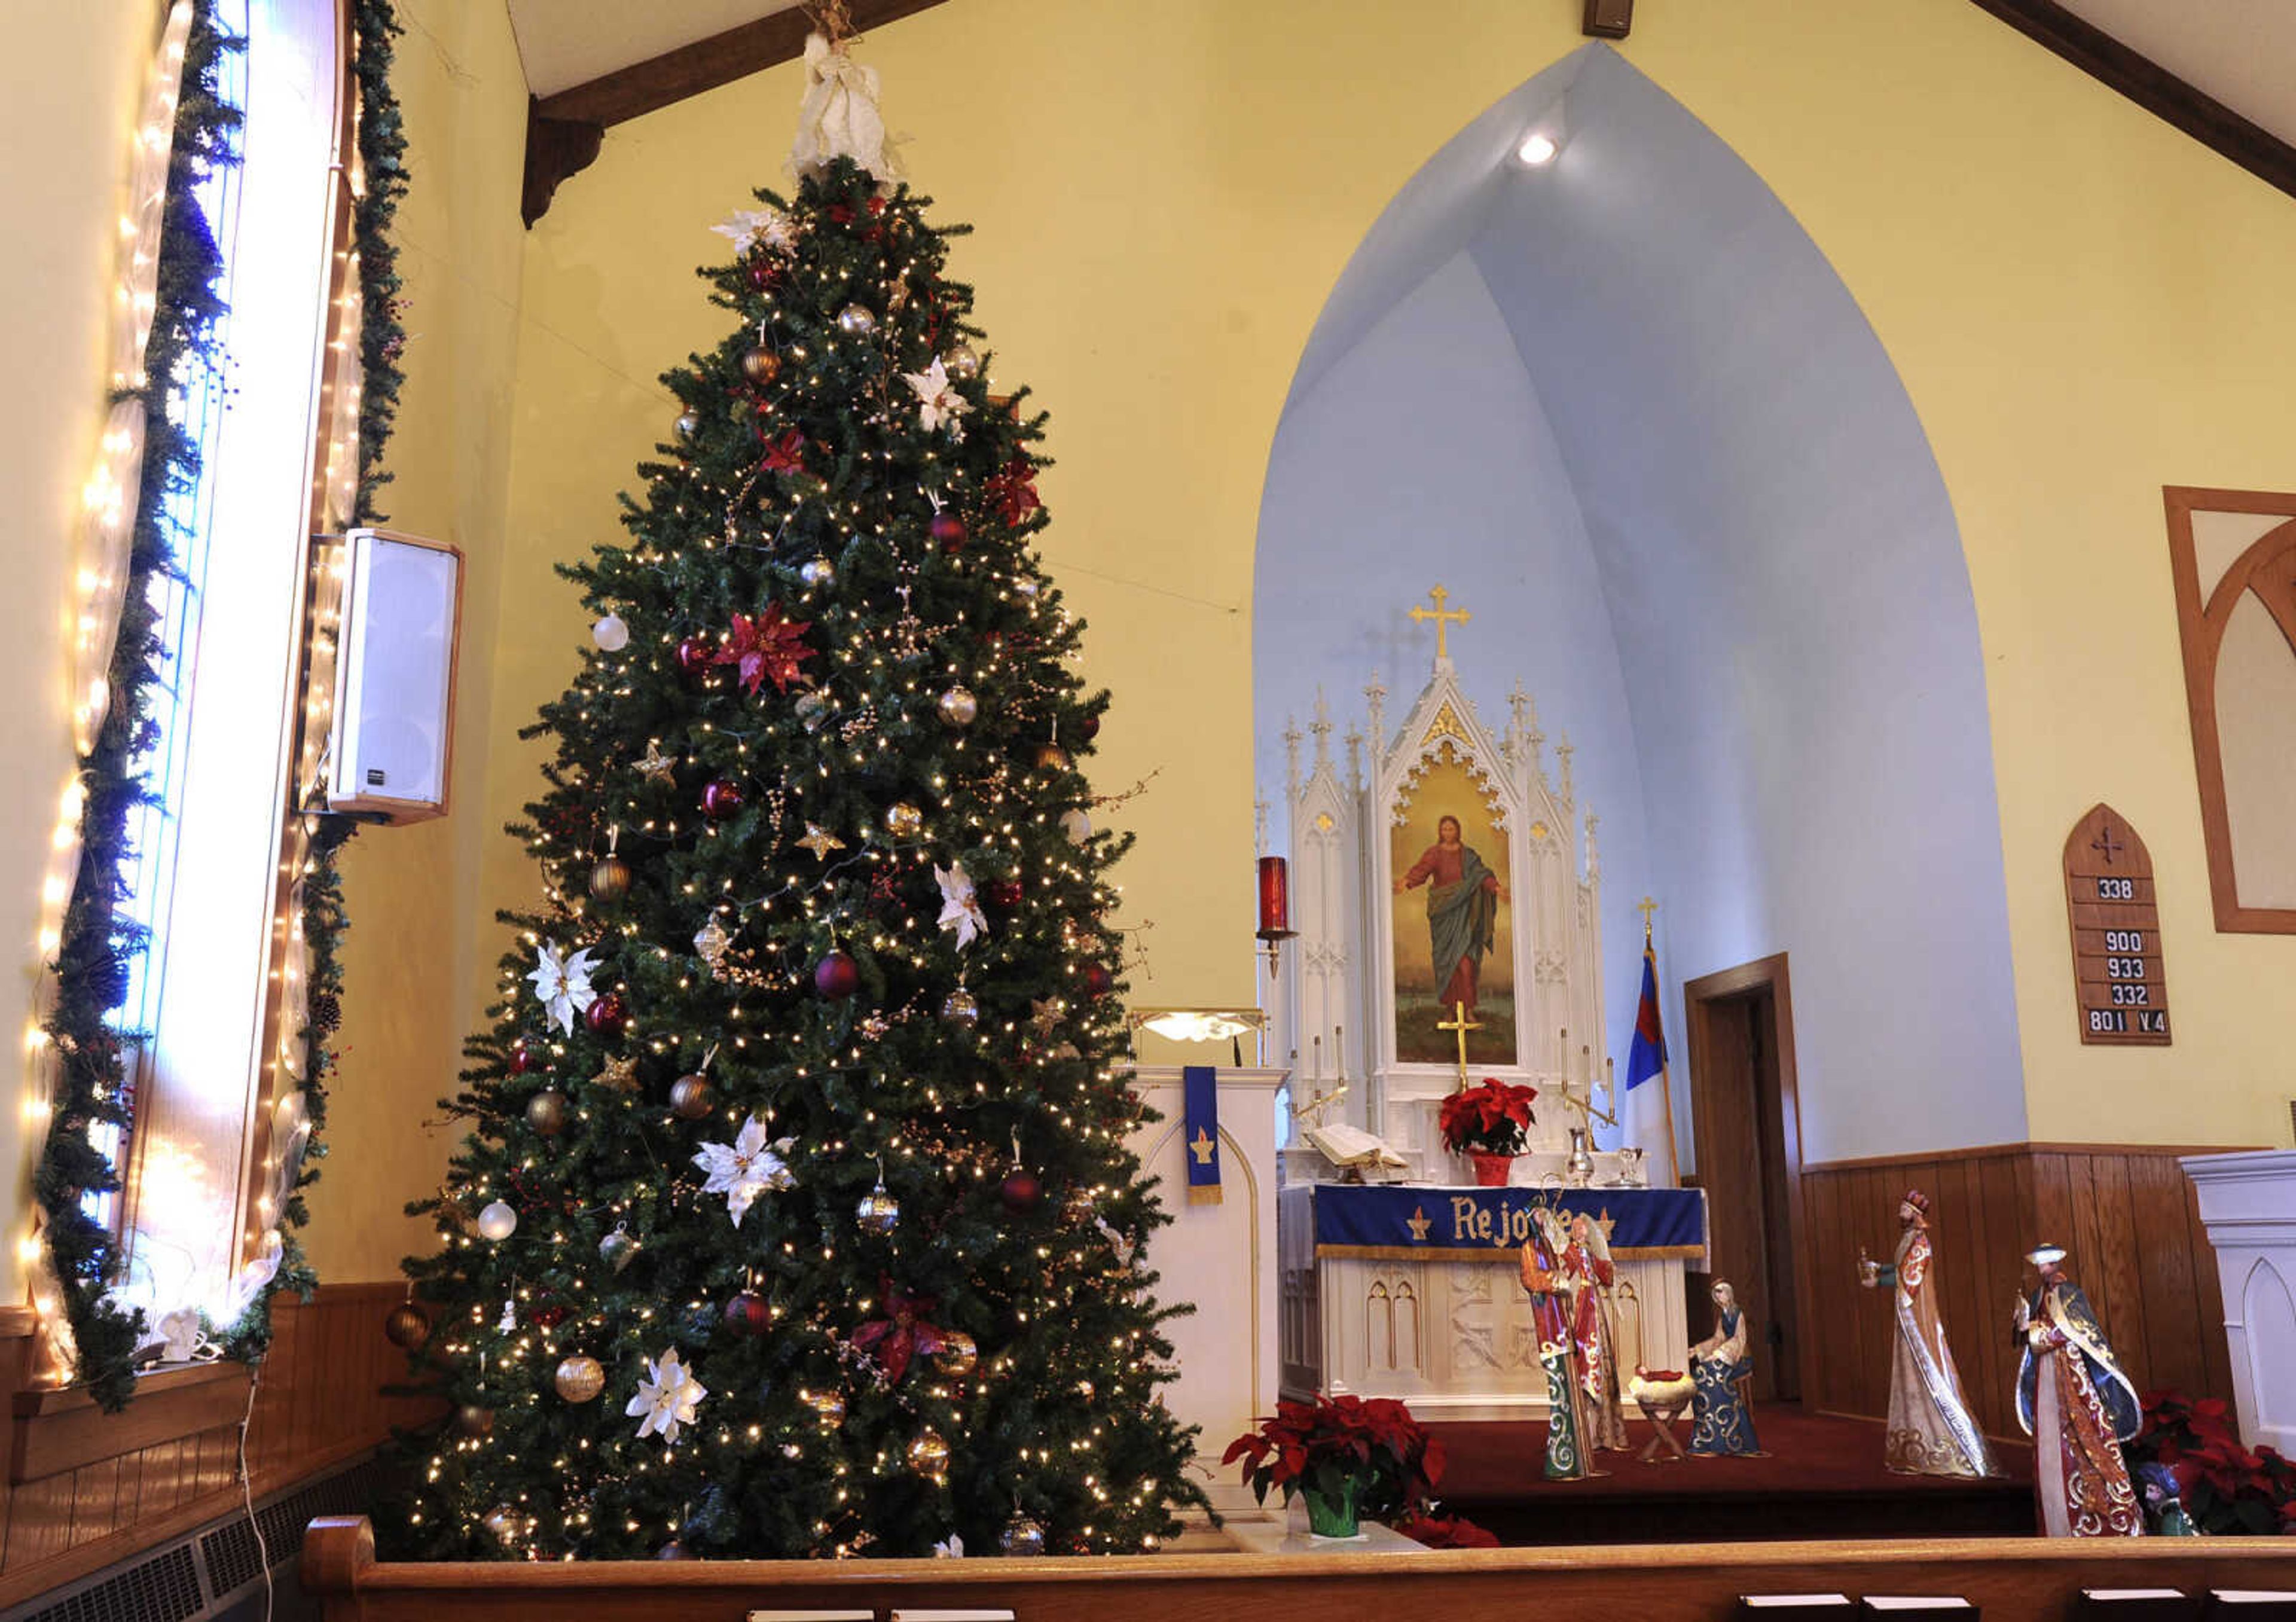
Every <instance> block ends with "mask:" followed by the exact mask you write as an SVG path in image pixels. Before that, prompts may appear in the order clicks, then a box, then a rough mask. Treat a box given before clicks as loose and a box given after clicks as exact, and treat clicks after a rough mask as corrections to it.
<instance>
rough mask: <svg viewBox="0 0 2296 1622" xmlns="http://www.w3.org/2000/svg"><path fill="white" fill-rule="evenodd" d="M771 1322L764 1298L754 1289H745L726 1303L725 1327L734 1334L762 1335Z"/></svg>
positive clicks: (770, 1315) (769, 1311)
mask: <svg viewBox="0 0 2296 1622" xmlns="http://www.w3.org/2000/svg"><path fill="white" fill-rule="evenodd" d="M772 1322H773V1313H772V1312H771V1310H770V1309H768V1308H767V1305H766V1298H765V1297H763V1296H761V1295H758V1293H757V1292H756V1291H755V1290H748V1289H745V1290H743V1291H742V1293H741V1294H740V1295H738V1296H735V1297H734V1298H733V1299H732V1300H731V1301H728V1302H727V1303H726V1328H727V1329H729V1330H733V1331H734V1333H735V1334H736V1335H747V1336H750V1337H752V1338H754V1337H756V1336H758V1335H762V1334H764V1333H765V1332H766V1330H767V1327H768V1326H769V1325H770V1324H771V1323H772Z"/></svg>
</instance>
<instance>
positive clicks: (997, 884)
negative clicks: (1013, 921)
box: [980, 878, 1023, 912]
mask: <svg viewBox="0 0 2296 1622" xmlns="http://www.w3.org/2000/svg"><path fill="white" fill-rule="evenodd" d="M980 893H981V894H982V895H984V896H985V897H987V898H988V904H989V905H990V906H991V907H993V908H995V909H996V910H997V911H999V912H1010V911H1012V910H1013V909H1014V908H1015V907H1018V906H1019V905H1020V904H1021V895H1022V893H1023V886H1022V885H1021V881H1020V880H1019V879H1017V878H992V879H990V880H989V881H988V883H987V884H985V885H982V886H981V887H980Z"/></svg>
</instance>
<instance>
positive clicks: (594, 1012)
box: [582, 992, 630, 1038]
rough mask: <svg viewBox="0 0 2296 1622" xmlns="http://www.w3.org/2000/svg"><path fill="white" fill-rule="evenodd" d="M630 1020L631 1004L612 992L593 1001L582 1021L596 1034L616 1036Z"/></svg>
mask: <svg viewBox="0 0 2296 1622" xmlns="http://www.w3.org/2000/svg"><path fill="white" fill-rule="evenodd" d="M629 1022H630V1005H629V1004H628V1003H627V1002H624V1001H623V1000H621V998H620V997H619V995H617V994H616V993H614V992H607V993H606V994H605V995H604V996H603V997H601V998H599V999H598V1000H597V1001H595V1002H594V1003H592V1004H591V1005H590V1006H589V1008H588V1009H586V1010H585V1011H584V1013H583V1015H582V1023H583V1024H585V1025H588V1026H589V1027H590V1031H591V1033H592V1034H593V1035H596V1036H604V1037H609V1038H611V1037H615V1036H619V1035H620V1034H621V1033H622V1027H623V1026H624V1025H627V1024H629Z"/></svg>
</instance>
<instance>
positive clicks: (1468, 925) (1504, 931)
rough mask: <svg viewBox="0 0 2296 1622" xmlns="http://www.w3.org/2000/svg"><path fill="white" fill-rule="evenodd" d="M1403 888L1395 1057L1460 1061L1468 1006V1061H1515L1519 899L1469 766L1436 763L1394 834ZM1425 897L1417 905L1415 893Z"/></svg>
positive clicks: (1399, 890)
mask: <svg viewBox="0 0 2296 1622" xmlns="http://www.w3.org/2000/svg"><path fill="white" fill-rule="evenodd" d="M1390 866H1391V870H1392V871H1393V873H1394V876H1395V877H1394V885H1395V897H1396V901H1395V929H1394V935H1395V1057H1396V1059H1397V1061H1398V1063H1401V1064H1439V1065H1450V1064H1456V1062H1457V1060H1458V1057H1459V1042H1458V1036H1457V1034H1456V1033H1455V1032H1451V1031H1445V1030H1441V1029H1439V1028H1438V1026H1439V1023H1440V1022H1443V1021H1448V1020H1456V1018H1457V1017H1459V1012H1460V1010H1461V1009H1464V1010H1465V1014H1466V1017H1467V1019H1468V1020H1469V1021H1470V1022H1472V1023H1473V1024H1475V1025H1480V1027H1481V1028H1480V1030H1474V1031H1470V1032H1469V1033H1467V1062H1468V1063H1469V1064H1470V1065H1475V1064H1497V1065H1511V1064H1513V1063H1514V1062H1516V1061H1515V1039H1514V952H1513V938H1512V937H1513V920H1512V918H1511V916H1510V914H1511V912H1512V902H1513V896H1512V894H1511V893H1510V892H1509V890H1508V886H1507V842H1506V836H1505V833H1504V832H1503V831H1502V830H1500V829H1498V828H1497V827H1493V826H1492V825H1491V819H1490V812H1489V811H1488V809H1487V808H1486V807H1485V805H1484V803H1483V799H1482V795H1480V793H1479V792H1478V791H1477V789H1476V787H1475V786H1474V784H1473V782H1472V779H1471V778H1469V777H1468V775H1467V772H1466V770H1465V769H1464V767H1463V766H1460V765H1459V764H1457V763H1456V762H1451V761H1445V762H1441V763H1439V764H1438V765H1435V766H1432V767H1431V768H1430V769H1429V770H1428V771H1427V773H1426V775H1425V776H1424V777H1423V778H1422V779H1421V780H1420V783H1419V785H1418V786H1417V789H1416V791H1415V793H1414V795H1413V796H1412V799H1411V802H1410V804H1409V806H1408V808H1407V810H1406V813H1405V815H1404V818H1403V820H1402V822H1401V824H1400V826H1398V827H1395V828H1394V829H1393V830H1392V831H1391V833H1390ZM1413 897H1421V898H1423V900H1422V901H1421V902H1420V903H1419V904H1417V905H1415V904H1413V901H1412V899H1411V898H1413Z"/></svg>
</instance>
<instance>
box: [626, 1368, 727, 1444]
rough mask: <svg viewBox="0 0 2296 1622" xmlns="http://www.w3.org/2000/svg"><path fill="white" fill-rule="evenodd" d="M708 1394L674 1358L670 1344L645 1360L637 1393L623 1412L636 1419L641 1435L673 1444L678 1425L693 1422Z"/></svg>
mask: <svg viewBox="0 0 2296 1622" xmlns="http://www.w3.org/2000/svg"><path fill="white" fill-rule="evenodd" d="M705 1396H709V1387H707V1386H705V1385H703V1384H702V1383H701V1381H700V1380H698V1379H694V1378H693V1371H692V1370H691V1369H688V1368H687V1367H686V1366H685V1364H684V1363H680V1362H678V1361H677V1348H676V1347H675V1346H672V1347H671V1348H670V1349H669V1350H668V1351H667V1352H664V1353H663V1354H661V1355H660V1357H658V1358H657V1357H649V1358H647V1359H646V1372H645V1378H644V1379H642V1380H640V1381H639V1382H638V1394H637V1395H636V1396H634V1397H632V1398H630V1405H629V1406H628V1407H627V1408H625V1409H623V1410H622V1412H624V1413H626V1414H628V1415H629V1416H630V1417H631V1418H632V1419H635V1420H637V1421H638V1435H639V1436H640V1437H652V1436H659V1437H660V1438H661V1439H662V1440H663V1441H664V1442H668V1443H675V1442H676V1440H677V1428H678V1427H679V1426H681V1425H691V1424H693V1416H694V1411H695V1410H696V1409H698V1408H700V1407H701V1399H702V1398H703V1397H705Z"/></svg>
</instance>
